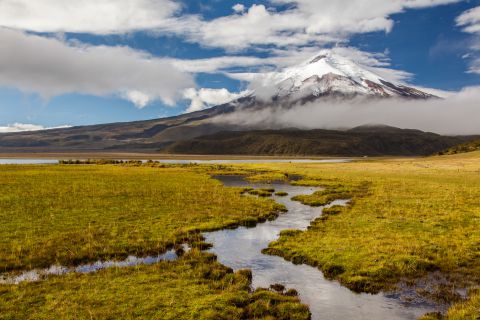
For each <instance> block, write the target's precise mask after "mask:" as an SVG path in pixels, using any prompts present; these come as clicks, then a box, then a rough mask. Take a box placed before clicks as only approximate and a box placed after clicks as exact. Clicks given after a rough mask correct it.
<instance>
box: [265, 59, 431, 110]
mask: <svg viewBox="0 0 480 320" xmlns="http://www.w3.org/2000/svg"><path fill="white" fill-rule="evenodd" d="M268 81H272V82H274V83H275V86H276V87H277V93H276V95H275V99H285V98H287V99H289V100H291V101H292V100H293V101H304V100H315V99H316V98H319V97H325V96H343V97H353V96H370V97H376V98H390V97H397V98H398V97H401V98H409V99H429V98H434V97H435V96H433V95H431V94H429V93H426V92H422V91H420V90H417V89H415V88H412V87H408V86H405V85H402V84H394V83H392V82H390V81H388V80H386V79H384V78H383V77H381V76H380V75H378V74H376V73H374V71H371V70H369V68H368V67H365V66H361V65H359V64H357V63H356V62H354V61H352V60H349V59H347V58H345V57H342V56H340V55H338V54H335V53H333V52H332V51H322V52H320V54H319V55H317V56H316V57H314V58H313V59H311V60H308V61H306V62H304V63H302V64H300V65H298V66H295V67H291V68H287V69H285V70H284V71H283V72H280V73H277V74H271V75H270V77H267V80H266V81H265V82H267V83H268Z"/></svg>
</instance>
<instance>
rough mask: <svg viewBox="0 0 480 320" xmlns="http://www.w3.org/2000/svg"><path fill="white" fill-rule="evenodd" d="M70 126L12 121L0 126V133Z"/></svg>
mask: <svg viewBox="0 0 480 320" xmlns="http://www.w3.org/2000/svg"><path fill="white" fill-rule="evenodd" d="M69 127H70V126H67V125H64V126H58V127H44V126H41V125H37V124H29V123H13V124H9V125H7V126H3V127H2V126H0V133H8V132H23V131H40V130H49V129H61V128H69Z"/></svg>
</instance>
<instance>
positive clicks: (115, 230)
mask: <svg viewBox="0 0 480 320" xmlns="http://www.w3.org/2000/svg"><path fill="white" fill-rule="evenodd" d="M0 181H1V182H2V183H1V184H0V221H2V223H1V224H0V270H1V271H2V272H5V271H18V270H24V269H32V268H37V267H48V266H50V265H51V264H54V263H59V264H62V265H72V264H78V263H80V262H86V261H95V260H97V259H108V258H121V257H125V256H127V255H130V254H135V255H145V254H158V253H162V252H164V251H165V250H166V248H167V247H169V246H171V245H174V244H175V243H179V242H182V241H184V240H186V239H188V240H190V242H195V241H198V240H199V239H198V231H207V230H214V229H221V228H225V227H229V226H235V225H238V224H242V223H248V224H251V223H252V221H257V220H259V219H265V218H267V217H270V216H272V214H274V213H275V212H277V211H278V210H280V209H281V207H280V206H279V205H276V204H275V203H274V202H273V201H272V200H267V199H255V198H251V197H242V196H241V195H240V190H236V189H232V188H224V187H223V186H222V185H221V183H220V182H218V181H216V180H213V179H211V178H210V177H209V176H208V175H207V174H205V173H203V172H199V171H198V170H197V172H195V171H194V170H192V169H189V168H182V167H168V168H151V167H134V166H113V165H103V166H100V165H86V166H69V165H67V166H62V165H57V166H0Z"/></svg>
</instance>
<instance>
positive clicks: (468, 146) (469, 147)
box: [439, 139, 480, 155]
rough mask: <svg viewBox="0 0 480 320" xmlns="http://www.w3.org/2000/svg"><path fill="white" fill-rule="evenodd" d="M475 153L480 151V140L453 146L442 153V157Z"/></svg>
mask: <svg viewBox="0 0 480 320" xmlns="http://www.w3.org/2000/svg"><path fill="white" fill-rule="evenodd" d="M473 151H480V139H478V140H474V141H468V142H465V143H462V144H459V145H456V146H453V147H451V148H448V149H447V150H443V151H440V152H439V154H440V155H446V154H457V153H467V152H473Z"/></svg>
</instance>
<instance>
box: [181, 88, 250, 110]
mask: <svg viewBox="0 0 480 320" xmlns="http://www.w3.org/2000/svg"><path fill="white" fill-rule="evenodd" d="M248 93H249V92H248V91H243V92H239V93H232V92H230V91H228V90H227V89H209V88H201V89H199V90H197V89H194V88H189V89H187V90H185V92H184V98H185V99H187V100H191V103H190V106H189V107H188V109H187V110H186V113H188V112H194V111H200V110H203V109H206V108H209V107H212V106H216V105H221V104H224V103H227V102H230V101H232V100H235V99H238V98H240V97H242V96H245V95H247V94H248Z"/></svg>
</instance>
